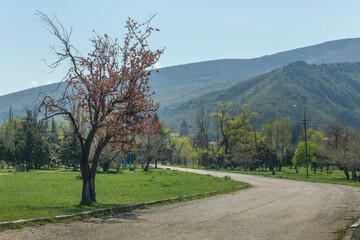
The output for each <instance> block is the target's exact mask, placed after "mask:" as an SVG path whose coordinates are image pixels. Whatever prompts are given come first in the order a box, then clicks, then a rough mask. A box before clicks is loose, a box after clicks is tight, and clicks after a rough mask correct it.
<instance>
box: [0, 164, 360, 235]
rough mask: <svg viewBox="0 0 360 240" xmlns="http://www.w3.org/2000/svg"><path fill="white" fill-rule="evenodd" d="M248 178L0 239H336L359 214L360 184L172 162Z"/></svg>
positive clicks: (21, 230)
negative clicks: (217, 191)
mask: <svg viewBox="0 0 360 240" xmlns="http://www.w3.org/2000/svg"><path fill="white" fill-rule="evenodd" d="M173 169H178V170H181V171H188V172H195V173H200V174H211V175H213V176H217V177H222V176H225V175H228V176H231V178H232V179H234V180H238V181H244V182H248V183H250V184H251V185H252V187H251V188H249V189H246V190H242V191H238V192H234V193H230V194H223V195H217V196H213V197H209V198H206V199H200V200H194V201H189V202H183V203H178V204H171V205H167V206H161V207H156V208H151V209H145V210H136V211H133V212H131V213H124V214H119V215H118V216H116V217H113V216H112V217H107V218H103V219H95V218H94V219H89V220H85V221H78V222H71V223H62V224H47V225H45V226H40V227H26V228H23V229H20V230H10V231H5V232H2V233H0V239H1V240H2V239H84V240H85V239H86V240H88V239H136V240H140V239H172V240H173V239H284V240H289V239H312V240H316V239H319V240H324V239H335V238H336V231H337V230H338V229H340V228H343V227H345V226H346V225H347V224H349V223H350V221H349V219H350V218H351V217H355V216H357V215H359V210H360V202H359V200H360V189H358V188H354V187H349V186H341V185H335V184H324V183H311V182H301V181H293V180H286V179H276V178H266V177H262V176H252V175H242V174H231V173H224V172H211V171H204V170H196V169H183V168H173Z"/></svg>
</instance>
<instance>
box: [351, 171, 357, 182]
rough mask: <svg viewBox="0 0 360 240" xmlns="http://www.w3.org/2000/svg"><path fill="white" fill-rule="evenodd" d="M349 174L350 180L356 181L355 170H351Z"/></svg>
mask: <svg viewBox="0 0 360 240" xmlns="http://www.w3.org/2000/svg"><path fill="white" fill-rule="evenodd" d="M351 173H352V179H353V181H354V182H356V181H357V174H356V170H351Z"/></svg>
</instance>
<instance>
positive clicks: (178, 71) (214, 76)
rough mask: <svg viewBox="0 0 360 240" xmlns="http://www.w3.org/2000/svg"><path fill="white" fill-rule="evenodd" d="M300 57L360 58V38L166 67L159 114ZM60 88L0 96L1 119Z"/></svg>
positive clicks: (155, 79) (156, 78)
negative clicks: (244, 57)
mask: <svg viewBox="0 0 360 240" xmlns="http://www.w3.org/2000/svg"><path fill="white" fill-rule="evenodd" d="M299 60H301V61H305V62H308V63H329V62H356V61H360V39H359V38H355V39H342V40H336V41H330V42H325V43H322V44H318V45H314V46H309V47H304V48H299V49H295V50H290V51H286V52H281V53H277V54H273V55H270V56H264V57H260V58H254V59H223V60H214V61H207V62H199V63H191V64H185V65H179V66H173V67H166V68H162V69H160V73H158V74H155V73H154V74H152V77H151V81H150V84H151V86H152V88H153V90H155V92H156V95H155V99H156V100H157V101H160V104H161V108H160V114H164V113H166V112H167V111H171V110H172V109H174V108H175V107H176V106H178V105H180V104H182V103H185V102H186V101H189V100H191V99H195V98H197V97H200V96H202V95H203V94H206V93H210V92H212V91H215V90H221V89H226V88H229V87H230V86H232V85H235V84H236V83H238V82H241V81H243V80H245V79H248V78H250V77H254V76H256V75H259V74H262V73H265V72H268V71H271V70H273V69H275V68H278V67H282V66H285V65H286V64H289V63H291V62H295V61H299ZM57 87H58V84H51V85H46V86H41V87H37V88H32V89H28V90H25V91H21V92H17V93H13V94H8V95H4V96H0V121H2V120H3V119H7V116H8V110H9V107H10V106H12V109H13V110H14V114H15V116H19V117H21V116H23V115H21V114H23V113H24V107H25V106H29V107H32V106H34V105H36V103H37V101H36V99H37V98H38V96H39V94H40V93H46V94H56V93H54V91H55V89H56V88H57ZM61 89H62V86H60V90H61ZM55 92H56V91H55Z"/></svg>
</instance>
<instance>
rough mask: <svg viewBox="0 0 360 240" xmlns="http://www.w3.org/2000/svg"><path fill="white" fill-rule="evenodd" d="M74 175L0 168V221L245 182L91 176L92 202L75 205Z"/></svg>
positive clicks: (155, 173) (184, 176)
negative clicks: (92, 181) (93, 198)
mask: <svg viewBox="0 0 360 240" xmlns="http://www.w3.org/2000/svg"><path fill="white" fill-rule="evenodd" d="M78 175H80V173H79V172H73V171H70V170H67V171H65V170H64V169H56V170H34V171H30V172H8V170H0V221H11V220H19V219H30V218H38V217H52V216H57V215H64V214H72V213H78V212H83V211H87V210H91V209H99V208H106V207H112V206H121V205H126V204H133V203H142V202H148V201H153V200H161V199H167V198H172V197H179V196H180V197H181V196H184V195H191V194H195V193H205V192H211V191H217V193H227V192H231V191H236V190H238V189H239V188H241V187H244V186H246V183H241V182H236V181H233V180H230V179H225V178H224V179H222V178H215V177H211V176H207V175H199V174H192V173H184V172H178V173H173V172H172V171H170V170H163V169H152V170H151V174H145V173H144V172H143V171H142V170H137V171H135V172H134V171H128V170H123V171H122V173H119V174H105V173H98V174H97V175H96V180H95V181H96V194H97V195H96V196H97V201H98V203H97V204H94V205H93V206H79V203H80V200H81V190H82V180H79V179H77V178H76V176H78Z"/></svg>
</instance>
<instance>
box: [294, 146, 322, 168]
mask: <svg viewBox="0 0 360 240" xmlns="http://www.w3.org/2000/svg"><path fill="white" fill-rule="evenodd" d="M316 149H317V145H316V144H315V143H313V142H311V141H307V155H308V161H309V164H311V165H315V164H316V156H315V151H316ZM292 162H293V164H294V165H295V166H296V167H304V166H305V165H306V151H305V142H303V141H302V142H300V143H299V145H298V147H297V148H296V150H295V154H294V157H293V159H292Z"/></svg>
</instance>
